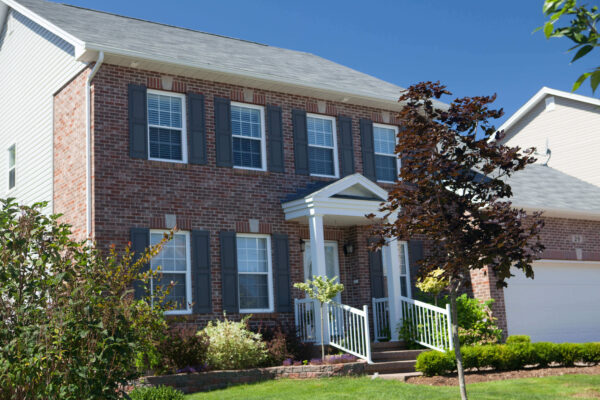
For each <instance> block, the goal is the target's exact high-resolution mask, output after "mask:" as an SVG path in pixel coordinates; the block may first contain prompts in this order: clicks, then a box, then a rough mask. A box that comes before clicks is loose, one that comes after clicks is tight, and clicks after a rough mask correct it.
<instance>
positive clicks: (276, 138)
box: [267, 104, 285, 172]
mask: <svg viewBox="0 0 600 400" xmlns="http://www.w3.org/2000/svg"><path fill="white" fill-rule="evenodd" d="M267 127H268V131H269V132H268V133H269V146H268V147H269V171H272V172H285V165H284V161H285V160H284V157H283V123H282V119H281V107H279V106H272V105H270V104H269V105H267Z"/></svg>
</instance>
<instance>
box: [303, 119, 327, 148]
mask: <svg viewBox="0 0 600 400" xmlns="http://www.w3.org/2000/svg"><path fill="white" fill-rule="evenodd" d="M306 122H307V131H308V144H309V145H317V146H327V147H333V124H332V122H331V120H329V119H323V118H313V117H307V118H306Z"/></svg>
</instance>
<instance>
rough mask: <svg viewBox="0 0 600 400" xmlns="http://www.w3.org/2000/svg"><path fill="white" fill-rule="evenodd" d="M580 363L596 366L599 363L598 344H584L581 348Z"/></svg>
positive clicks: (599, 349)
mask: <svg viewBox="0 0 600 400" xmlns="http://www.w3.org/2000/svg"><path fill="white" fill-rule="evenodd" d="M581 361H583V362H584V363H587V364H594V365H598V364H599V363H600V343H584V344H583V345H582V346H581Z"/></svg>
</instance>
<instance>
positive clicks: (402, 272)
mask: <svg viewBox="0 0 600 400" xmlns="http://www.w3.org/2000/svg"><path fill="white" fill-rule="evenodd" d="M400 275H406V244H405V243H402V244H401V245H400Z"/></svg>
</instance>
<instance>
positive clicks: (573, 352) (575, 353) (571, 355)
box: [558, 343, 583, 367]
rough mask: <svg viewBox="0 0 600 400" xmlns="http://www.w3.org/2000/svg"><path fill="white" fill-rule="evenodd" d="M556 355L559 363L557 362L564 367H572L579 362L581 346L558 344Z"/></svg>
mask: <svg viewBox="0 0 600 400" xmlns="http://www.w3.org/2000/svg"><path fill="white" fill-rule="evenodd" d="M558 353H559V355H560V361H558V362H559V363H561V364H562V365H564V366H566V367H572V366H573V365H575V363H576V362H577V361H579V360H581V356H582V355H583V353H582V345H581V344H579V343H560V344H559V345H558Z"/></svg>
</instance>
